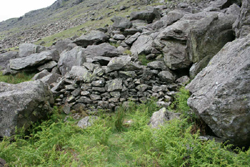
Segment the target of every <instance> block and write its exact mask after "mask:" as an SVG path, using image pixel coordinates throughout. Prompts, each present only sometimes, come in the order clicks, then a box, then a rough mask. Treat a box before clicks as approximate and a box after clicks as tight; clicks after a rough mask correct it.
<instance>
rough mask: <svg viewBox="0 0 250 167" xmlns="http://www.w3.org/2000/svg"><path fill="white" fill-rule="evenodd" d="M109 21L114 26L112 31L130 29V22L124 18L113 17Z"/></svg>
mask: <svg viewBox="0 0 250 167" xmlns="http://www.w3.org/2000/svg"><path fill="white" fill-rule="evenodd" d="M111 21H113V22H114V24H113V25H112V28H113V29H118V30H121V31H123V30H124V29H128V28H131V27H132V22H131V21H129V20H128V19H126V18H124V17H117V16H115V17H113V18H112V19H111Z"/></svg>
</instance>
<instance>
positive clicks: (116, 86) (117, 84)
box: [107, 78, 123, 92]
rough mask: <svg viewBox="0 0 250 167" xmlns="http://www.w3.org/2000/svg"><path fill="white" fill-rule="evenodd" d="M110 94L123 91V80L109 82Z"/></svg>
mask: <svg viewBox="0 0 250 167" xmlns="http://www.w3.org/2000/svg"><path fill="white" fill-rule="evenodd" d="M107 87H108V92H113V91H120V90H122V88H123V87H122V79H120V78H117V79H114V80H110V81H107Z"/></svg>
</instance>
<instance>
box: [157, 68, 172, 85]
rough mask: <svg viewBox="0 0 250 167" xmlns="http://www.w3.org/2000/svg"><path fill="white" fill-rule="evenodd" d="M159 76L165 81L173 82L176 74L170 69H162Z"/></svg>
mask: <svg viewBox="0 0 250 167" xmlns="http://www.w3.org/2000/svg"><path fill="white" fill-rule="evenodd" d="M158 76H159V78H160V80H161V81H163V82H167V83H173V82H174V81H175V76H174V75H173V74H172V73H171V72H170V71H161V72H160V73H159V74H158Z"/></svg>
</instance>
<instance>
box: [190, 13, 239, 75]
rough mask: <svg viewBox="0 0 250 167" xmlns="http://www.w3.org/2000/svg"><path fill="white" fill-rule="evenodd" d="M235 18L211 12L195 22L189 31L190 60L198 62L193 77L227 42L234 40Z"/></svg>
mask: <svg viewBox="0 0 250 167" xmlns="http://www.w3.org/2000/svg"><path fill="white" fill-rule="evenodd" d="M235 19H236V18H235V17H234V16H232V15H227V14H209V15H208V16H207V17H205V18H203V19H201V20H200V21H198V22H196V23H195V25H194V27H193V28H192V29H191V31H190V33H189V40H188V51H189V57H190V60H191V61H192V62H194V63H196V62H198V63H197V64H196V68H195V71H194V72H192V76H191V77H194V76H193V75H196V74H197V73H198V72H199V71H201V70H202V69H203V68H204V67H206V65H207V63H208V62H209V60H210V59H211V58H212V57H213V56H214V55H215V54H216V53H218V52H219V51H220V49H221V48H222V47H223V46H224V45H225V44H226V43H227V42H230V41H232V40H234V38H235V36H234V31H233V29H232V25H233V23H234V22H235ZM215 34H216V35H215Z"/></svg>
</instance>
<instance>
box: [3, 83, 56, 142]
mask: <svg viewBox="0 0 250 167" xmlns="http://www.w3.org/2000/svg"><path fill="white" fill-rule="evenodd" d="M53 103H54V100H53V95H52V93H51V91H50V90H49V89H48V87H47V86H46V85H45V84H44V83H43V82H41V81H31V82H24V83H20V84H17V85H14V84H8V83H3V82H0V136H1V137H3V136H8V137H10V136H11V135H14V134H15V128H16V127H17V128H18V129H19V128H23V127H24V128H27V127H29V126H30V125H31V124H32V123H34V122H36V121H38V120H40V119H42V118H44V117H46V116H47V115H48V114H49V113H50V112H51V111H52V108H51V104H53Z"/></svg>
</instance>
